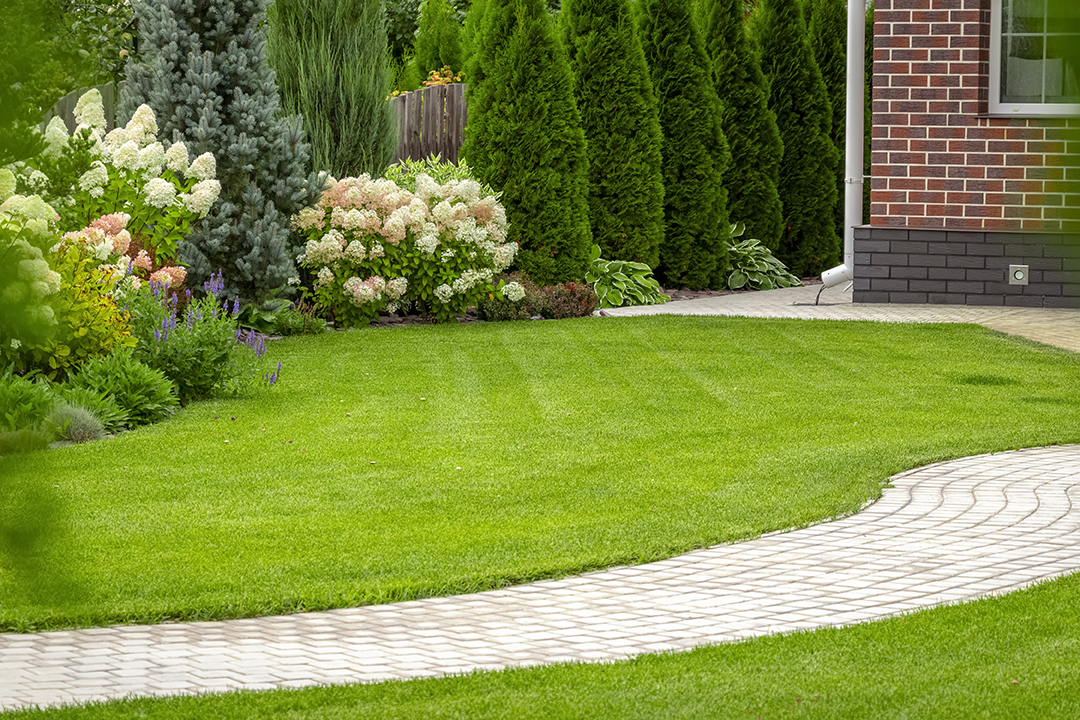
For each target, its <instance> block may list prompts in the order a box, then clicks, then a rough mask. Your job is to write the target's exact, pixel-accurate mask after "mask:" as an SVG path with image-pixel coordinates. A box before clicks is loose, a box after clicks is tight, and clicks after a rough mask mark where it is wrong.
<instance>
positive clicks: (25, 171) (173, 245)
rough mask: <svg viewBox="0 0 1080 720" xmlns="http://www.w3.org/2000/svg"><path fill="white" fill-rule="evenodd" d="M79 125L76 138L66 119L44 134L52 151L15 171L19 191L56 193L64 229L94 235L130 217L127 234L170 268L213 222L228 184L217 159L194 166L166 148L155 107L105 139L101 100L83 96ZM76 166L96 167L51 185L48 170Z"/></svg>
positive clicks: (178, 149)
mask: <svg viewBox="0 0 1080 720" xmlns="http://www.w3.org/2000/svg"><path fill="white" fill-rule="evenodd" d="M75 120H76V122H77V123H78V124H77V127H76V132H75V135H69V134H68V131H67V127H66V126H65V125H64V123H63V121H62V120H61V119H60V118H59V117H54V118H52V119H51V120H50V121H49V124H48V126H47V127H46V129H45V143H46V146H45V151H44V152H43V154H42V156H41V157H39V158H36V159H32V160H30V161H27V162H26V163H19V164H17V166H15V167H14V168H13V169H14V170H15V171H16V172H17V174H18V175H19V184H20V186H22V187H26V188H29V189H40V190H41V191H42V192H45V191H49V192H51V194H52V195H53V196H55V197H52V198H51V201H52V203H53V204H54V206H55V207H56V208H57V210H58V211H59V213H60V216H61V218H62V220H61V222H60V229H61V230H76V229H79V228H87V227H89V226H90V225H91V223H93V222H94V221H95V220H96V219H97V218H100V217H103V216H106V215H113V214H117V213H123V214H126V215H127V216H128V217H129V221H128V223H127V229H128V231H129V232H130V233H131V235H132V238H133V239H134V240H136V241H137V244H138V246H140V247H142V248H144V249H146V250H147V251H148V252H149V253H150V255H151V256H152V257H153V258H154V259H155V264H156V265H168V264H169V263H170V262H171V261H173V260H174V259H175V257H176V255H177V249H178V245H179V243H180V242H181V241H182V240H183V239H184V238H185V237H186V236H187V234H188V233H190V231H191V225H192V223H193V222H196V221H197V220H199V219H200V218H204V217H206V215H207V214H208V213H209V212H210V208H211V207H212V206H213V204H214V202H216V201H217V198H218V195H219V194H220V192H221V184H220V183H219V182H218V180H217V179H216V177H215V176H216V161H215V159H214V156H213V155H212V154H210V153H203V154H202V155H199V156H198V157H196V158H194V159H192V157H191V152H190V151H189V150H188V149H187V147H186V146H185V145H184V143H182V142H175V143H172V144H170V145H169V147H168V148H167V149H166V147H165V146H164V145H163V144H162V143H161V142H159V141H158V139H157V132H158V127H157V119H156V118H155V117H154V112H153V110H151V109H150V107H149V106H147V105H143V106H141V107H140V108H139V109H138V110H137V111H136V112H135V114H134V116H133V117H132V118H131V120H130V121H129V122H128V124H127V126H125V127H118V128H115V129H113V130H112V131H110V132H108V133H106V132H105V112H104V108H103V106H102V99H101V93H99V92H98V91H97V90H90V91H88V92H86V93H84V94H83V95H82V96H81V97H80V98H79V101H78V103H77V104H76V106H75ZM64 157H67V158H69V162H68V163H67V164H66V165H67V166H72V165H78V162H71V161H70V159H79V158H82V159H83V160H86V159H88V160H89V167H86V165H85V164H83V165H82V167H86V169H85V170H82V168H80V170H79V171H77V172H81V174H79V175H78V176H77V177H74V178H72V179H71V181H68V180H67V179H66V178H63V179H62V178H59V177H54V178H50V177H49V175H47V174H46V173H45V172H43V171H42V169H43V168H44V169H46V170H48V171H49V172H50V173H54V174H56V175H60V174H61V168H64V167H65V164H64V163H62V162H59V159H62V158H64Z"/></svg>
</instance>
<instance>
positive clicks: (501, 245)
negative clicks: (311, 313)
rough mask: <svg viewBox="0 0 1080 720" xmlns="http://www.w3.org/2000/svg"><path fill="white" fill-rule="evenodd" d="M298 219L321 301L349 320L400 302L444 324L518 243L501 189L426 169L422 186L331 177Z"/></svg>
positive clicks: (305, 260)
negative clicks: (510, 233)
mask: <svg viewBox="0 0 1080 720" xmlns="http://www.w3.org/2000/svg"><path fill="white" fill-rule="evenodd" d="M292 223H293V227H294V228H295V229H296V230H298V231H299V232H300V233H301V235H303V236H304V237H306V238H307V244H306V245H305V247H304V251H303V253H302V254H301V255H300V256H299V258H298V261H299V262H300V264H301V265H302V266H304V267H305V268H307V269H308V270H309V271H310V272H311V273H312V274H314V275H315V287H314V291H313V295H314V300H315V303H316V305H317V306H318V307H319V308H320V309H321V310H323V311H325V312H329V313H331V314H332V315H333V316H334V317H335V318H336V320H337V321H338V322H339V323H341V324H343V325H346V326H353V325H358V326H365V325H367V324H368V323H370V322H371V321H372V320H374V319H375V318H376V317H377V316H378V315H379V313H380V312H397V311H399V310H403V311H410V310H415V311H417V312H420V313H423V314H426V315H430V316H431V317H432V318H434V319H435V320H436V321H439V322H445V321H448V320H450V319H452V318H454V317H455V316H456V315H461V314H464V313H465V311H466V310H467V309H468V308H469V307H470V306H473V305H476V304H477V302H478V301H479V300H480V299H481V298H483V297H484V296H485V294H487V293H491V292H493V291H494V288H493V286H492V282H493V280H494V278H495V276H496V275H497V274H498V273H499V272H501V271H502V270H504V269H506V268H507V267H508V266H509V265H510V263H511V262H513V260H514V255H515V253H516V251H517V245H516V244H515V243H513V242H507V241H506V213H505V211H504V210H503V207H502V205H500V204H499V202H498V200H497V198H496V196H495V195H490V194H487V195H486V194H484V193H483V192H482V187H481V186H480V184H479V183H477V182H476V181H474V180H461V181H457V180H455V181H450V182H447V183H444V184H442V185H440V184H439V183H437V182H435V180H433V179H432V178H431V177H430V176H429V175H426V174H422V175H420V176H418V177H417V179H416V185H415V191H409V190H405V189H402V188H401V187H400V186H398V185H397V183H395V182H393V181H391V180H387V179H380V180H372V179H371V178H370V177H369V176H368V175H366V174H364V175H361V176H360V177H358V178H344V179H342V180H338V181H334V182H333V183H332V184H331V186H330V188H329V189H328V190H326V191H325V192H324V193H323V195H322V199H321V200H320V201H319V204H318V206H317V207H311V208H306V209H304V210H302V211H301V212H300V213H298V214H297V215H295V216H293V219H292Z"/></svg>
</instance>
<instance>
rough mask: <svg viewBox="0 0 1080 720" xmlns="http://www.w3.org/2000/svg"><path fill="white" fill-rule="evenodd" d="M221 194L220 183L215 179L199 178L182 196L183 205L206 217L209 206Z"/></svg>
mask: <svg viewBox="0 0 1080 720" xmlns="http://www.w3.org/2000/svg"><path fill="white" fill-rule="evenodd" d="M220 194H221V183H220V182H218V181H217V180H214V179H210V180H201V181H199V182H197V183H195V184H194V185H193V186H192V188H191V190H190V191H189V192H188V193H187V194H186V195H184V196H183V200H184V205H186V206H187V209H188V210H190V211H191V212H193V213H195V214H197V215H198V216H199V217H201V218H203V217H206V214H207V213H209V212H210V208H211V206H213V204H214V203H215V202H217V199H218V196H219V195H220Z"/></svg>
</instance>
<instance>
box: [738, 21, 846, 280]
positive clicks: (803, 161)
mask: <svg viewBox="0 0 1080 720" xmlns="http://www.w3.org/2000/svg"><path fill="white" fill-rule="evenodd" d="M753 20H754V21H753V22H752V23H751V30H752V32H753V37H754V40H755V43H756V45H757V46H758V48H759V50H760V57H761V70H762V72H763V73H764V74H765V77H766V79H767V80H768V81H769V108H770V109H771V110H772V111H773V112H774V113H776V124H777V125H778V126H779V128H780V139H781V140H782V141H783V143H784V158H783V160H782V161H781V163H780V182H779V185H778V189H779V192H780V202H781V203H783V206H784V232H783V234H782V235H781V237H780V247H779V249H778V252H777V253H776V255H777V257H778V258H779V259H780V260H781V261H782V262H783V263H784V264H786V265H787V266H788V267H789V268H790V269H791V272H792V273H793V274H795V275H798V276H803V275H806V274H807V273H811V272H818V271H821V270H824V269H827V268H829V267H832V266H833V265H835V264H836V261H837V259H838V257H839V253H840V239H839V237H838V236H837V234H836V215H835V208H836V202H837V198H836V182H835V177H836V163H837V157H836V147H835V146H834V145H833V143H832V140H831V138H830V133H831V130H832V107H831V105H830V104H829V96H828V93H827V92H826V89H825V83H824V81H822V79H821V70H820V69H819V68H818V66H817V63H816V62H815V61H814V53H813V51H812V50H811V49H810V43H809V42H808V40H807V32H806V22H805V19H804V17H803V11H802V7H801V3H800V2H799V0H761V4H760V5H759V6H758V10H757V12H756V13H755V17H754V19H753Z"/></svg>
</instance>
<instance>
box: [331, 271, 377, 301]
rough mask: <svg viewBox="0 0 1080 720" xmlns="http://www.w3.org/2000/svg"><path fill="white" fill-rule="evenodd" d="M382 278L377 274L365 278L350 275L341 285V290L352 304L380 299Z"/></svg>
mask: <svg viewBox="0 0 1080 720" xmlns="http://www.w3.org/2000/svg"><path fill="white" fill-rule="evenodd" d="M385 285H386V284H385V283H384V282H383V279H382V278H381V277H379V276H378V275H376V276H374V277H370V278H368V279H367V280H361V279H360V278H358V277H355V276H354V277H351V278H349V279H348V280H346V281H345V282H344V284H343V285H342V288H341V289H342V291H343V292H344V293H345V297H346V298H348V300H349V302H351V303H352V304H353V305H363V304H365V303H369V302H374V301H376V300H381V299H382V296H381V292H382V288H383V287H385Z"/></svg>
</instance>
